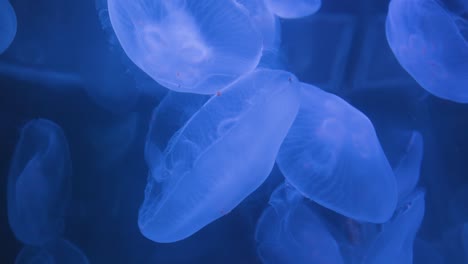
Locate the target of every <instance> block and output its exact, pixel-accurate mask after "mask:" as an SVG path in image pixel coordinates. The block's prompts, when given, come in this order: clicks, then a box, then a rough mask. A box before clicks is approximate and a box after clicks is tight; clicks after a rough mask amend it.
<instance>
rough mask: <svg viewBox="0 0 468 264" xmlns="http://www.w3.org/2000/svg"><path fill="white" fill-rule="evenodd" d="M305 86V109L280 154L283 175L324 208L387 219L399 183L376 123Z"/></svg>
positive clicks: (358, 216)
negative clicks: (382, 146)
mask: <svg viewBox="0 0 468 264" xmlns="http://www.w3.org/2000/svg"><path fill="white" fill-rule="evenodd" d="M301 88H302V89H301V108H300V110H299V113H298V115H297V118H296V120H295V122H294V124H293V126H292V127H291V129H290V131H289V134H288V136H287V137H286V139H285V141H284V143H283V145H282V146H281V149H280V152H279V154H278V159H277V160H278V166H279V168H280V169H281V171H282V172H283V175H284V176H285V178H286V179H287V180H288V181H289V182H290V184H291V185H293V186H294V187H295V188H296V189H297V190H298V191H299V192H301V193H302V194H303V195H304V196H305V197H308V198H310V199H311V200H313V201H315V202H317V203H319V204H320V205H322V206H325V207H327V208H329V209H331V210H334V211H336V212H338V213H340V214H343V215H345V216H348V217H350V218H353V219H357V220H362V221H368V222H385V221H386V220H388V219H389V218H390V217H391V215H392V214H393V211H394V210H395V206H396V203H397V187H396V181H395V177H394V175H393V171H392V168H391V167H390V165H389V163H388V161H387V158H386V157H385V154H384V152H383V150H382V148H381V146H380V143H379V140H378V138H377V135H376V134H375V130H374V127H373V125H372V123H371V122H370V120H369V119H368V118H367V117H366V116H365V115H364V114H362V113H361V112H359V111H358V110H357V109H355V108H354V107H352V106H351V105H349V104H348V103H346V102H345V101H343V100H342V99H341V98H339V97H337V96H335V95H333V94H329V93H326V92H324V91H322V90H320V89H318V88H316V87H314V86H311V85H307V84H302V87H301Z"/></svg>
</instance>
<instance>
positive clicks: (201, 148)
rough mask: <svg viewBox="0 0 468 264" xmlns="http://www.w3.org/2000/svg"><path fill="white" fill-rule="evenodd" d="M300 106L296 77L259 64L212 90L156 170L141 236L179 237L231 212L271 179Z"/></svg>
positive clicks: (141, 219) (141, 221)
mask: <svg viewBox="0 0 468 264" xmlns="http://www.w3.org/2000/svg"><path fill="white" fill-rule="evenodd" d="M298 108H299V97H298V81H297V79H296V78H295V77H294V76H293V75H292V74H290V73H287V72H284V71H275V70H257V71H255V72H253V73H251V74H249V75H246V76H244V77H242V78H241V79H239V80H237V81H236V82H235V83H233V84H231V85H230V86H229V87H228V88H227V89H226V90H225V91H224V92H223V93H222V94H219V95H216V96H213V97H212V98H211V99H210V100H209V101H208V102H207V103H206V104H204V105H203V107H201V108H200V109H199V110H198V111H197V112H196V113H195V114H194V115H193V116H192V117H191V118H190V120H189V121H188V122H187V123H186V124H185V125H184V126H183V127H182V128H181V129H180V130H179V131H177V133H176V135H175V136H174V137H173V138H172V139H171V140H170V142H169V144H168V147H167V148H166V150H165V151H164V153H163V157H162V162H161V165H160V166H159V168H157V170H156V168H152V169H153V171H152V174H153V176H150V177H148V183H147V186H146V190H145V200H144V202H143V205H142V206H141V208H140V212H139V219H138V220H139V222H138V224H139V227H140V231H141V232H142V233H143V235H145V236H146V237H147V238H149V239H151V240H154V241H156V242H174V241H178V240H181V239H184V238H186V237H188V236H190V235H192V234H193V233H195V232H197V231H198V230H200V229H201V228H203V227H204V226H206V225H207V224H209V223H211V222H213V221H214V220H216V219H218V218H220V217H222V216H223V215H225V214H227V213H228V212H230V211H231V210H232V209H233V208H234V207H236V206H237V205H238V204H239V203H240V202H241V201H242V200H243V199H244V198H246V197H247V196H248V195H249V194H250V193H252V192H253V191H254V190H255V189H257V187H259V186H260V185H261V184H262V183H263V182H264V181H265V179H266V178H267V177H268V175H269V173H270V171H271V170H272V168H273V165H274V163H275V157H276V155H277V153H278V150H279V147H280V145H281V142H282V141H283V139H284V137H285V136H286V134H287V131H288V130H289V128H290V126H291V124H292V123H293V121H294V118H295V116H296V114H297V111H298ZM155 175H159V176H155Z"/></svg>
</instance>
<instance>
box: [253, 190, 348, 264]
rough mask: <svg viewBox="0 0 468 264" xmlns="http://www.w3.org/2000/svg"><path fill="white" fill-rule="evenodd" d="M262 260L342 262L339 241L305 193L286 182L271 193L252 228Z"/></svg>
mask: <svg viewBox="0 0 468 264" xmlns="http://www.w3.org/2000/svg"><path fill="white" fill-rule="evenodd" d="M255 239H256V241H257V252H258V255H259V257H260V259H261V260H262V262H263V263H275V264H283V263H284V264H287V263H295V264H301V263H304V264H307V263H333V264H340V263H344V262H343V259H342V256H341V253H340V250H339V248H338V244H337V242H336V241H335V239H334V238H333V236H332V235H331V233H330V232H329V230H328V228H327V226H326V224H325V223H324V222H323V221H322V219H320V217H319V215H317V213H316V212H314V211H313V209H312V208H311V207H309V206H308V204H307V202H306V200H305V199H304V197H303V196H302V195H301V194H299V193H298V192H297V191H296V190H295V189H294V188H292V187H291V186H288V185H287V184H282V185H280V186H279V187H278V188H277V189H276V190H275V191H274V192H273V193H272V195H271V198H270V207H268V208H267V209H266V210H265V211H264V212H263V214H262V216H261V217H260V219H259V220H258V224H257V230H256V232H255Z"/></svg>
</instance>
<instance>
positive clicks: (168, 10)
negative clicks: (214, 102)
mask: <svg viewBox="0 0 468 264" xmlns="http://www.w3.org/2000/svg"><path fill="white" fill-rule="evenodd" d="M108 7H109V15H110V19H111V23H112V26H113V28H114V30H115V33H116V35H117V38H118V39H119V41H120V44H121V45H122V47H123V49H124V50H125V52H126V53H127V55H128V56H129V57H130V59H131V60H132V61H133V62H134V63H135V64H136V65H138V66H139V67H140V68H141V69H142V70H143V71H145V72H146V73H147V74H148V75H150V76H151V77H152V78H153V79H154V80H156V81H157V82H159V83H160V84H162V85H163V86H165V87H167V88H169V89H171V90H175V91H180V92H193V93H201V94H214V93H216V92H217V91H219V90H221V89H223V88H224V87H225V86H226V85H227V84H228V83H230V82H232V81H234V80H235V79H237V78H238V77H239V76H240V75H242V74H245V73H247V72H250V71H252V70H253V69H254V68H255V67H256V66H257V64H258V62H259V59H260V55H261V52H262V46H263V44H262V36H261V34H260V32H259V31H258V30H257V28H256V27H255V26H254V24H253V23H252V21H251V19H250V18H249V16H248V12H247V11H246V9H245V8H244V7H242V6H240V5H239V4H236V3H235V2H234V1H232V0H203V1H200V0H185V1H180V0H176V1H174V0H160V1H156V0H137V1H133V0H109V1H108Z"/></svg>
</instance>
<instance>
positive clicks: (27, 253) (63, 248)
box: [15, 239, 89, 264]
mask: <svg viewBox="0 0 468 264" xmlns="http://www.w3.org/2000/svg"><path fill="white" fill-rule="evenodd" d="M61 263H67V264H88V263H89V261H88V258H87V257H86V255H85V254H84V253H83V252H82V251H81V250H80V249H79V248H78V247H77V246H76V245H74V244H73V243H71V242H70V241H67V240H63V239H58V240H55V241H52V242H50V243H48V244H47V245H45V246H44V247H41V248H38V247H32V246H25V247H24V248H23V249H22V250H21V252H20V253H19V254H18V256H17V257H16V261H15V264H61Z"/></svg>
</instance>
